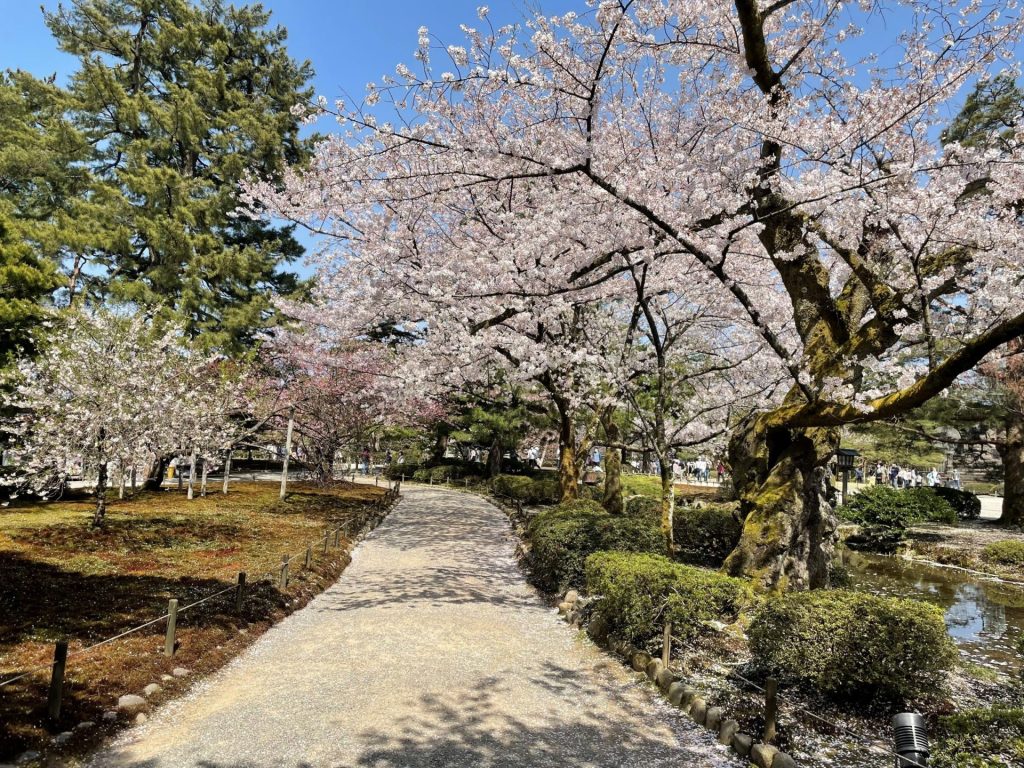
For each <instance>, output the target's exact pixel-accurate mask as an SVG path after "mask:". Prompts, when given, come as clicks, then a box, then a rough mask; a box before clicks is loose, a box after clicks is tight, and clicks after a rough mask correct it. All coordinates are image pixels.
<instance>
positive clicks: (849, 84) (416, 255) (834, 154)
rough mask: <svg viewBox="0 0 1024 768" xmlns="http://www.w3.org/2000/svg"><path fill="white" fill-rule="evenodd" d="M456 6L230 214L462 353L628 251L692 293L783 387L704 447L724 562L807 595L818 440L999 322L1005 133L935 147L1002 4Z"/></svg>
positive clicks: (1012, 333)
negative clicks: (776, 397)
mask: <svg viewBox="0 0 1024 768" xmlns="http://www.w3.org/2000/svg"><path fill="white" fill-rule="evenodd" d="M890 11H892V16H891V18H890V23H889V24H887V25H886V29H885V30H881V29H879V28H877V25H876V27H875V28H873V29H872V34H873V36H874V37H873V39H877V42H875V44H874V46H873V47H874V48H875V49H877V50H885V51H886V54H885V56H884V57H877V56H873V55H861V54H857V53H855V52H854V51H856V50H857V49H856V48H851V47H850V46H849V45H848V44H847V42H848V40H849V39H850V38H853V37H856V36H859V35H862V34H863V26H864V24H865V23H867V22H869V21H870V20H871V18H873V16H875V15H877V14H889V13H890ZM481 17H482V18H483V21H482V24H481V26H480V28H473V27H469V26H466V27H464V32H465V36H466V40H465V43H464V44H463V45H450V46H444V45H438V41H436V40H435V39H434V38H432V37H431V35H430V33H429V30H427V29H425V28H424V29H421V30H420V32H421V34H420V47H419V49H418V51H417V53H416V59H417V64H416V71H414V70H413V68H411V67H408V66H405V65H399V66H398V67H397V68H396V74H395V75H394V76H390V77H388V78H386V79H384V80H382V81H381V82H380V83H377V84H373V85H371V86H369V89H368V94H367V97H366V99H365V101H364V102H363V103H362V104H359V105H346V104H344V103H340V102H339V103H337V104H336V105H335V110H334V111H335V112H336V114H337V117H338V120H339V123H340V127H341V130H340V133H339V134H338V135H336V136H332V137H330V138H328V139H327V140H326V141H324V142H323V143H321V144H320V145H319V148H318V151H317V156H316V159H315V161H314V162H313V163H312V164H311V167H310V168H309V169H308V170H307V171H305V172H303V173H301V174H300V173H298V172H293V173H291V174H290V175H289V177H288V179H287V184H286V188H285V189H284V190H279V189H275V188H272V187H270V186H269V185H261V184H258V183H254V184H253V185H251V186H250V188H249V192H248V199H249V200H250V201H251V202H252V203H253V204H254V205H255V204H256V203H262V204H266V205H267V206H268V207H269V210H272V211H274V212H275V213H277V214H278V215H281V216H284V217H286V218H289V219H292V220H294V221H298V222H302V223H304V224H305V225H306V226H310V227H312V228H315V229H316V230H317V231H319V232H323V233H325V234H327V235H329V236H332V237H334V238H335V239H336V241H337V245H336V247H334V248H327V249H325V250H324V252H323V255H322V258H323V268H324V283H323V286H322V290H323V295H324V296H325V297H327V298H329V299H330V300H331V301H332V302H333V305H334V307H335V308H336V309H335V311H336V312H338V313H344V314H345V315H346V316H347V317H348V319H349V320H359V321H369V320H371V319H373V317H374V316H375V315H381V314H384V313H386V314H388V315H390V316H392V317H394V316H398V317H399V318H400V319H401V320H402V321H403V322H406V323H421V324H425V325H426V326H429V328H430V332H431V333H432V334H434V336H435V337H436V338H437V339H439V340H440V341H441V342H443V343H445V344H454V343H459V344H461V345H462V346H461V347H460V348H459V354H462V355H463V356H464V357H465V358H466V360H467V362H468V361H469V360H471V359H472V358H473V356H474V355H475V354H476V353H477V352H479V351H481V350H483V349H484V348H485V347H486V346H487V345H492V341H493V340H492V339H490V338H488V334H486V333H481V332H480V331H481V330H485V329H488V328H492V327H499V326H500V325H501V324H503V323H507V322H510V321H511V322H514V321H515V318H518V317H520V316H522V315H524V313H526V312H527V311H529V313H530V314H531V316H532V318H533V320H539V321H540V322H545V318H546V317H551V316H565V313H566V312H567V311H569V309H570V308H571V307H572V306H573V305H574V304H576V303H578V302H579V298H578V296H579V295H580V294H583V295H585V296H586V298H587V299H588V300H590V299H592V298H593V297H594V295H595V294H598V295H602V296H604V297H606V298H607V297H611V296H615V295H622V292H624V291H628V290H630V286H629V281H627V280H626V279H624V278H623V274H624V272H626V271H627V270H628V269H629V265H630V264H631V263H635V262H636V261H637V260H638V259H639V260H643V261H645V262H648V263H655V262H658V263H662V262H663V263H664V264H665V265H666V267H665V269H666V271H671V273H672V274H673V275H674V278H673V279H674V281H675V285H676V288H677V290H678V291H679V292H681V293H685V291H686V290H687V287H688V285H689V284H690V282H691V280H692V279H693V276H695V275H699V276H701V280H700V281H699V282H700V283H701V284H704V282H705V280H706V281H709V283H710V284H711V285H713V286H714V290H715V292H716V298H715V301H716V304H717V305H718V306H720V307H721V308H722V311H723V313H726V312H728V314H729V315H730V317H731V318H732V321H733V322H734V323H735V324H736V326H737V327H738V328H744V329H745V330H746V332H749V333H751V334H754V335H756V338H757V340H758V345H759V350H758V355H757V359H758V360H759V361H760V364H761V365H762V366H763V368H765V369H766V370H767V369H776V368H779V369H781V370H782V371H783V372H784V373H785V375H786V377H787V387H788V390H787V392H786V394H785V396H784V397H783V398H782V399H781V402H778V403H775V402H766V403H765V404H764V407H762V408H760V409H758V410H756V411H755V412H752V413H751V414H750V415H749V416H748V417H747V418H745V419H744V421H743V422H742V423H741V424H740V425H738V426H737V427H736V428H735V429H734V431H733V433H732V436H731V438H730V445H729V456H730V463H731V465H732V468H733V474H734V478H735V483H736V488H737V491H738V494H739V497H740V500H741V503H742V511H743V514H744V515H745V524H744V531H743V536H742V538H741V541H740V543H739V545H738V547H737V548H736V550H735V551H734V552H733V553H732V555H731V556H730V557H729V558H728V560H727V563H726V568H727V570H728V571H729V572H731V573H734V574H745V575H747V576H750V577H752V578H754V579H756V580H757V581H758V582H759V583H761V584H762V585H764V586H765V587H771V588H776V589H785V588H797V589H799V588H809V587H816V586H821V585H824V584H826V583H827V582H828V579H829V572H830V563H831V558H832V551H833V542H834V539H835V518H834V514H833V511H832V509H831V507H830V506H829V503H828V501H827V496H826V492H825V491H826V482H827V469H826V467H827V464H828V462H829V460H830V459H831V457H832V456H833V455H834V453H835V451H836V448H837V446H838V443H839V437H840V428H841V427H842V426H843V425H846V424H853V423H858V422H865V421H870V420H875V419H882V418H888V417H890V416H893V415H896V414H899V413H902V412H905V411H907V410H909V409H911V408H913V407H915V406H917V405H919V404H921V403H922V402H925V401H927V400H928V399H929V398H931V397H933V396H935V395H936V394H938V393H940V392H941V391H942V390H943V389H945V388H946V387H947V386H949V385H950V384H951V383H952V382H953V381H954V380H955V379H956V378H957V376H959V375H960V374H961V373H963V372H965V371H967V370H969V369H971V368H973V367H974V366H976V365H977V364H978V363H979V362H980V361H981V360H983V359H984V358H985V356H986V355H987V354H989V353H990V352H991V351H992V350H993V349H995V348H996V347H998V346H999V345H1001V344H1004V343H1006V342H1007V341H1009V340H1010V339H1012V338H1014V337H1016V336H1018V335H1020V334H1021V333H1022V332H1024V312H1022V311H1021V307H1020V305H1019V302H1015V300H1014V298H1013V297H1014V296H1019V293H1020V289H1021V280H1022V272H1024V270H1022V267H1024V259H1022V256H1021V248H1020V243H1021V236H1022V234H1024V233H1022V231H1021V227H1022V224H1021V222H1020V221H1019V219H1018V217H1017V216H1015V215H1014V214H1013V213H1012V211H1013V210H1014V205H1015V204H1016V203H1017V202H1018V201H1019V198H1020V195H1021V193H1020V190H1021V189H1022V188H1024V163H1022V162H1021V160H1022V159H1024V135H1022V133H1021V131H1020V129H1019V128H1017V129H1015V130H1014V132H1013V135H1012V136H1008V137H1005V141H1004V142H1003V146H1002V150H1001V152H1000V153H999V154H998V155H995V154H992V153H988V152H986V151H985V150H983V149H977V148H972V147H962V146H959V145H955V144H954V145H950V146H945V147H944V146H943V145H942V143H941V142H940V141H939V138H938V135H937V133H938V130H937V128H938V127H939V126H941V124H942V122H943V115H944V114H946V113H948V107H949V105H951V104H952V103H953V101H954V100H955V99H956V98H957V97H958V94H959V93H960V92H961V90H962V89H963V88H964V87H965V86H967V85H969V84H970V82H971V81H972V79H973V78H975V77H977V76H978V75H979V74H982V73H984V72H985V71H986V68H987V67H990V66H993V65H994V63H995V62H997V61H998V60H1000V59H1010V60H1012V58H1013V55H1014V46H1015V45H1017V44H1018V42H1019V40H1020V37H1021V33H1022V27H1024V21H1022V18H1021V12H1020V9H1019V6H1018V5H1017V4H1016V3H1002V2H999V3H997V2H994V1H992V0H973V1H972V2H969V3H964V4H960V5H954V4H948V3H937V2H934V1H933V0H904V2H900V3H895V2H889V1H888V0H861V2H859V3H857V4H856V5H853V4H852V3H849V2H844V1H843V0H824V1H819V0H780V1H779V2H767V0H734V2H732V3H726V2H720V1H719V0H601V1H600V2H596V3H594V4H593V5H591V6H590V7H589V8H588V9H586V10H585V11H584V12H583V13H581V14H575V13H569V14H565V15H562V16H543V15H536V16H533V17H531V18H530V19H528V20H527V21H526V22H525V23H524V24H523V25H515V26H508V27H503V28H498V29H495V28H493V27H492V26H491V25H490V24H489V22H488V21H487V17H486V9H481ZM438 60H443V64H436V63H435V62H436V61H438ZM381 102H384V104H381ZM374 105H379V106H374ZM325 106H326V102H323V103H321V104H320V105H319V106H316V105H311V106H309V107H307V108H306V109H308V110H309V112H310V114H311V115H313V116H315V115H316V114H317V113H319V112H323V111H325ZM385 106H386V107H387V109H386V113H387V114H386V116H385V115H384V114H383V113H384V112H385V110H384V107H385ZM386 120H387V121H389V122H386ZM979 191H984V194H978V192H979ZM940 338H941V340H942V343H941V344H940V343H939V340H940ZM503 340H506V339H503ZM507 341H508V344H509V346H510V347H511V348H513V350H515V349H516V348H517V347H521V346H523V344H524V343H525V342H523V341H522V337H517V339H512V338H509V339H507ZM584 354H585V353H584ZM516 357H517V358H518V359H520V360H526V361H528V362H527V364H526V365H525V366H524V369H526V370H528V369H529V367H530V365H537V367H538V369H539V368H540V367H542V366H541V365H540V364H539V361H537V362H534V361H533V360H532V359H531V357H530V356H529V355H528V354H520V355H516ZM908 361H909V362H908Z"/></svg>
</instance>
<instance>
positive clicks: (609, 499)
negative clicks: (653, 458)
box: [601, 414, 624, 515]
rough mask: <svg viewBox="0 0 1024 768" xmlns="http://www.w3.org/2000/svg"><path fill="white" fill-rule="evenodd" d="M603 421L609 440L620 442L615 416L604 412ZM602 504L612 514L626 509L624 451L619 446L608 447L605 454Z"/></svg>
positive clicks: (610, 441)
mask: <svg viewBox="0 0 1024 768" xmlns="http://www.w3.org/2000/svg"><path fill="white" fill-rule="evenodd" d="M601 423H602V425H603V427H604V434H605V437H606V438H607V439H608V442H609V443H611V444H613V445H614V444H615V443H617V442H619V439H620V437H621V435H620V430H619V425H618V424H616V423H615V419H614V418H613V416H612V415H610V414H602V418H601ZM601 506H603V507H604V508H605V509H606V510H608V512H609V514H612V515H621V514H622V513H623V511H624V508H623V504H622V452H621V451H620V450H618V449H617V448H608V449H607V450H606V451H605V454H604V495H603V496H602V498H601Z"/></svg>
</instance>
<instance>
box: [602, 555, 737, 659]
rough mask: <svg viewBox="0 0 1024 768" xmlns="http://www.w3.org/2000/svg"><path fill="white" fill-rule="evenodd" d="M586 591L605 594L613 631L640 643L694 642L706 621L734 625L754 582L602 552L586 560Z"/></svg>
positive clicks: (656, 557)
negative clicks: (663, 636)
mask: <svg viewBox="0 0 1024 768" xmlns="http://www.w3.org/2000/svg"><path fill="white" fill-rule="evenodd" d="M586 588H587V591H588V592H590V593H591V594H594V595H600V602H599V603H598V605H597V610H598V611H599V612H600V614H601V617H602V618H603V619H604V620H605V621H606V622H607V624H608V626H609V628H610V629H611V630H612V631H613V632H616V633H617V634H620V635H621V636H623V637H624V638H626V639H628V640H629V641H631V642H634V643H638V644H639V643H644V642H646V641H648V640H650V639H652V638H655V637H657V636H659V635H660V633H661V631H662V627H663V626H664V622H665V621H666V620H668V621H671V622H672V634H673V635H675V636H676V637H678V638H680V639H682V640H687V641H688V640H692V639H694V638H695V637H697V636H698V635H700V634H702V633H704V632H707V631H709V630H708V628H707V627H706V625H705V624H704V622H706V621H710V620H723V621H732V620H734V619H735V618H736V617H737V616H738V615H739V612H740V611H741V610H742V609H743V608H744V607H745V606H746V605H748V604H749V603H750V601H751V599H752V596H751V590H750V586H749V584H748V583H747V582H746V581H744V580H741V579H735V578H733V577H731V576H725V575H723V574H720V573H717V572H715V571H708V570H704V569H703V568H695V567H693V566H688V565H682V564H680V563H676V562H673V561H672V560H670V559H668V558H667V557H664V556H661V555H655V554H645V553H632V552H597V553H595V554H593V555H591V556H590V557H588V558H587V561H586Z"/></svg>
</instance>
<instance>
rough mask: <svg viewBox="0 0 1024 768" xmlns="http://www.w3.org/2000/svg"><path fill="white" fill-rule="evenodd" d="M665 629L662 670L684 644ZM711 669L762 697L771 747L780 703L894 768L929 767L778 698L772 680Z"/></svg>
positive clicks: (765, 738) (732, 670)
mask: <svg viewBox="0 0 1024 768" xmlns="http://www.w3.org/2000/svg"><path fill="white" fill-rule="evenodd" d="M703 624H704V626H706V627H708V628H709V629H713V630H714V631H715V632H717V633H718V634H720V635H722V636H728V633H727V632H725V631H723V630H722V629H719V628H718V627H716V626H715V625H714V624H711V623H709V622H703ZM664 630H665V631H664V639H663V641H662V642H663V645H662V656H661V658H662V660H663V664H664V666H665V668H666V669H667V668H668V664H666V663H664V660H665V659H671V641H675V642H676V644H677V645H679V646H685V645H687V643H686V642H685V641H683V640H682V639H681V638H679V637H677V636H675V635H673V634H672V624H671V622H666V624H665V628H664ZM711 668H712V669H714V670H715V671H716V672H718V673H719V674H721V675H724V676H725V677H726V678H727V679H729V678H733V679H736V680H740V681H741V682H743V683H745V684H746V685H748V686H750V687H751V688H753V689H754V690H755V691H757V692H758V693H761V694H764V697H765V704H764V712H765V732H764V735H763V739H762V740H763V742H764V743H766V744H771V742H772V741H774V740H775V735H776V723H777V717H778V705H779V703H780V702H782V703H784V704H785V705H786V706H787V708H789V709H791V710H793V711H795V712H799V713H801V714H804V715H806V716H808V717H810V718H812V719H814V720H817V721H818V722H820V723H823V724H825V725H827V726H829V727H830V728H833V729H835V730H836V731H839V732H842V733H845V734H846V735H847V736H850V737H852V738H854V739H856V740H857V742H858V743H861V744H866V745H868V748H869V749H872V750H874V751H876V752H880V753H884V754H886V755H889V756H892V757H894V758H896V765H897V766H901V768H905V767H906V766H912V767H913V768H928V766H926V765H923V764H921V763H919V762H916V761H915V760H913V759H911V758H909V757H907V756H906V755H901V754H899V753H898V752H896V751H895V750H894V749H892V748H890V747H888V746H886V745H884V744H883V743H882V742H880V741H878V740H877V739H872V738H871V737H869V736H867V735H865V734H863V733H860V732H858V731H855V730H853V729H851V728H849V727H848V726H846V725H843V724H842V723H838V722H835V721H834V720H830V719H828V718H827V717H823V716H821V715H819V714H818V713H816V712H812V711H811V710H809V709H807V708H806V707H804V706H803V705H802V704H800V703H799V702H796V701H792V700H790V699H789V698H787V697H786V696H782V695H780V694H779V693H778V683H777V681H776V680H775V679H774V678H768V679H767V680H766V683H765V686H762V685H760V684H759V683H756V682H754V681H753V680H751V679H750V678H748V677H745V676H743V675H742V674H740V673H739V672H738V671H736V669H735V668H733V667H730V666H726V665H725V664H723V663H721V662H713V663H712V667H711ZM766 686H767V687H766Z"/></svg>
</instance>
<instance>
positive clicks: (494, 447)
mask: <svg viewBox="0 0 1024 768" xmlns="http://www.w3.org/2000/svg"><path fill="white" fill-rule="evenodd" d="M504 452H505V446H504V445H502V443H501V438H499V437H497V436H495V438H494V440H493V441H492V442H491V449H490V450H489V451H487V476H488V477H497V476H498V475H500V474H501V461H502V454H503V453H504Z"/></svg>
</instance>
